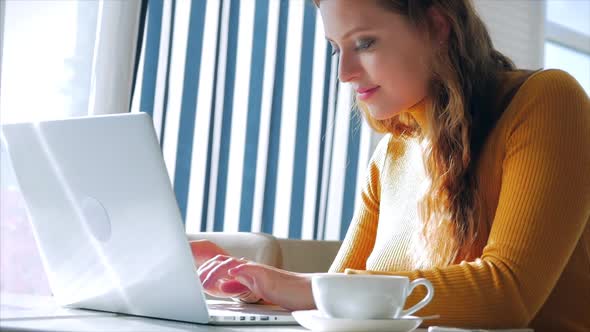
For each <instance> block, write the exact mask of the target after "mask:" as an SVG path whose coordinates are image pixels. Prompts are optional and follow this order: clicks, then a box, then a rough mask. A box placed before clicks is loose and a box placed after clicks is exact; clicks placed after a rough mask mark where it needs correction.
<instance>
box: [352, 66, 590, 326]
mask: <svg viewBox="0 0 590 332" xmlns="http://www.w3.org/2000/svg"><path fill="white" fill-rule="evenodd" d="M509 108H510V109H512V110H514V112H511V116H512V118H511V119H510V121H509V124H510V125H509V126H508V127H507V129H506V130H505V132H504V138H503V140H504V142H505V155H504V160H503V163H502V165H503V166H502V167H503V174H502V185H501V189H500V196H499V202H498V206H497V209H496V214H495V217H494V220H493V224H492V228H491V231H490V236H489V238H488V242H487V245H486V247H485V248H484V250H483V254H482V256H481V257H480V258H479V259H477V260H475V261H472V262H462V263H460V264H456V265H451V266H448V267H444V268H433V269H426V270H416V271H405V272H392V273H391V274H395V275H404V276H408V277H410V278H411V279H415V278H427V279H428V280H430V281H431V282H432V284H433V286H434V288H435V295H434V299H433V300H432V302H431V303H430V304H429V305H428V306H426V307H425V308H424V309H422V310H421V311H420V312H419V315H430V314H440V316H441V317H440V320H437V321H429V323H430V324H440V325H454V326H477V327H487V328H506V327H523V326H526V325H528V324H529V323H530V321H531V320H532V319H533V318H534V316H535V314H536V313H537V311H538V310H539V309H540V308H541V306H542V305H543V303H544V302H545V301H546V299H547V298H548V296H549V295H550V293H551V291H552V289H553V287H554V286H555V284H556V283H557V281H558V279H559V277H560V275H561V273H562V271H563V269H564V267H565V265H566V264H567V262H568V260H569V257H570V255H571V254H572V252H573V251H574V248H575V246H576V244H577V243H578V241H579V240H580V237H581V236H582V234H583V231H584V229H585V227H586V224H587V222H588V219H589V218H590V148H588V147H589V146H590V101H589V99H588V96H587V95H586V94H585V93H584V91H583V90H582V88H581V87H580V86H579V84H578V83H577V82H576V81H575V80H574V79H573V78H572V77H571V76H569V75H568V74H566V73H564V72H562V71H557V70H550V71H544V72H541V73H538V74H535V75H534V76H532V77H531V78H530V79H529V80H528V81H527V82H526V83H525V84H524V85H523V86H522V87H521V89H520V91H519V92H518V93H517V95H516V96H515V97H514V99H513V101H512V103H511V105H510V106H509ZM346 272H347V273H351V274H355V273H369V274H383V273H382V272H371V271H357V270H347V271H346ZM424 294H425V291H424V290H423V289H416V290H415V291H414V293H413V294H412V295H411V296H410V297H409V299H408V303H407V304H408V305H412V304H414V303H416V302H417V301H418V300H420V299H421V298H422V297H423V296H424Z"/></svg>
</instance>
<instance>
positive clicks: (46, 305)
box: [0, 293, 426, 332]
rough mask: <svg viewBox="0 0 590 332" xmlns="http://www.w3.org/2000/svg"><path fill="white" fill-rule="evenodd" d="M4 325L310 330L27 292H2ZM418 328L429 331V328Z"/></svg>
mask: <svg viewBox="0 0 590 332" xmlns="http://www.w3.org/2000/svg"><path fill="white" fill-rule="evenodd" d="M0 329H1V330H2V331H55V332H61V331H64V332H65V331H68V332H69V331H77V332H94V331H96V332H98V331H100V332H104V331H117V332H124V331H134V332H135V331H145V332H151V331H163V330H165V331H178V332H180V331H197V332H202V331H236V332H240V331H244V332H245V331H248V332H268V331H278V332H294V331H307V330H306V329H305V328H303V327H301V326H296V325H290V326H277V325H273V326H236V325H233V326H212V325H200V324H190V323H182V322H175V321H168V320H161V319H152V318H145V317H136V316H128V315H121V314H115V313H108V312H96V311H91V310H81V309H67V308H61V307H59V306H58V305H57V304H56V303H55V302H54V301H53V299H52V298H51V297H48V296H35V295H25V294H8V293H2V294H0ZM416 331H422V332H425V331H426V329H417V330H416Z"/></svg>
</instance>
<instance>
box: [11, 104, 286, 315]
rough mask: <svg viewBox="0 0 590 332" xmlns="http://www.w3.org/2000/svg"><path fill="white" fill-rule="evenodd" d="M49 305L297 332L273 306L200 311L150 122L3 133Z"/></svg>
mask: <svg viewBox="0 0 590 332" xmlns="http://www.w3.org/2000/svg"><path fill="white" fill-rule="evenodd" d="M2 134H3V139H4V140H5V143H6V146H7V149H8V153H9V155H10V157H11V160H12V163H13V167H14V171H15V174H16V176H17V179H18V183H19V185H20V189H21V191H22V194H23V196H24V198H25V201H26V205H27V210H28V213H29V217H30V220H31V222H32V225H33V232H34V235H35V238H36V241H37V244H38V247H39V249H40V253H41V258H42V261H43V265H44V268H45V271H46V273H47V277H48V280H49V284H50V287H51V290H52V292H53V294H54V296H55V299H56V300H57V301H58V303H60V304H61V305H63V306H66V307H73V308H84V309H93V310H101V311H109V312H117V313H124V314H131V315H138V316H148V317H156V318H164V319H171V320H179V321H186V322H193V323H202V324H209V323H210V324H252V323H253V324H296V323H295V320H294V318H293V317H292V316H291V314H290V312H288V311H286V310H283V309H281V308H279V307H276V306H259V305H243V304H238V303H225V304H224V303H217V304H214V305H211V304H209V305H208V303H207V300H206V298H205V295H204V293H203V289H202V285H201V283H200V281H199V278H198V275H197V272H196V268H195V264H194V260H193V256H192V253H191V250H190V248H189V244H188V241H187V238H186V234H185V229H184V225H183V223H182V219H181V215H180V212H179V209H178V205H177V202H176V199H175V196H174V192H173V190H172V187H171V184H170V180H169V177H168V174H167V171H166V166H165V164H164V160H163V158H162V153H161V150H160V145H159V143H158V140H157V138H156V133H155V130H154V127H153V123H152V119H151V117H150V116H149V115H147V114H145V113H133V114H118V115H106V116H94V117H83V118H70V119H64V120H54V121H43V122H35V123H19V124H5V125H2Z"/></svg>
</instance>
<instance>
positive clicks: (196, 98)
mask: <svg viewBox="0 0 590 332" xmlns="http://www.w3.org/2000/svg"><path fill="white" fill-rule="evenodd" d="M143 36H144V37H143V38H144V39H143V44H142V45H143V47H142V50H141V56H140V62H139V71H138V76H137V83H136V86H135V94H134V98H133V103H132V111H133V112H139V111H141V112H147V113H149V114H151V115H152V117H153V120H154V125H155V128H156V131H157V134H158V136H159V139H160V143H161V147H162V151H163V155H164V159H165V162H166V165H167V167H168V172H169V175H170V180H171V182H172V184H173V186H174V190H175V193H176V198H177V201H178V204H179V207H180V210H181V213H182V216H183V218H184V220H185V224H186V229H187V232H189V233H191V232H198V231H254V232H265V233H269V234H273V235H275V236H278V237H281V238H296V239H300V238H302V239H330V240H333V239H342V238H343V237H344V235H345V232H346V229H347V228H348V225H349V223H350V220H351V218H352V215H353V211H354V209H355V206H356V205H357V204H358V196H359V195H358V193H357V192H358V189H359V184H360V183H361V182H362V181H364V180H365V168H366V165H367V162H368V160H369V157H370V154H371V153H372V149H373V147H374V146H375V143H376V141H377V139H378V138H377V137H376V136H374V135H373V134H371V131H370V129H369V128H368V127H367V125H366V124H365V123H364V121H362V120H361V118H360V116H359V114H358V113H357V112H355V111H352V109H351V107H352V105H351V91H350V87H349V86H348V85H341V84H340V83H339V82H338V80H337V68H338V63H337V62H338V59H337V57H332V56H331V50H330V47H329V45H328V44H327V42H326V40H325V38H324V32H323V26H322V23H321V21H320V17H319V14H318V12H317V10H316V8H315V7H314V6H313V3H312V2H311V1H310V0H241V1H239V0H193V1H190V0H149V1H148V7H147V19H146V24H145V29H144V31H143Z"/></svg>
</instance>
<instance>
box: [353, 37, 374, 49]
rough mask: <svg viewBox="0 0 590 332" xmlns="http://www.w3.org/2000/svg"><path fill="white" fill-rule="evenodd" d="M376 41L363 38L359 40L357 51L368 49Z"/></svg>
mask: <svg viewBox="0 0 590 332" xmlns="http://www.w3.org/2000/svg"><path fill="white" fill-rule="evenodd" d="M374 43H375V39H361V40H359V41H357V43H356V49H357V51H360V50H366V49H368V48H369V47H371V46H373V44H374Z"/></svg>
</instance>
